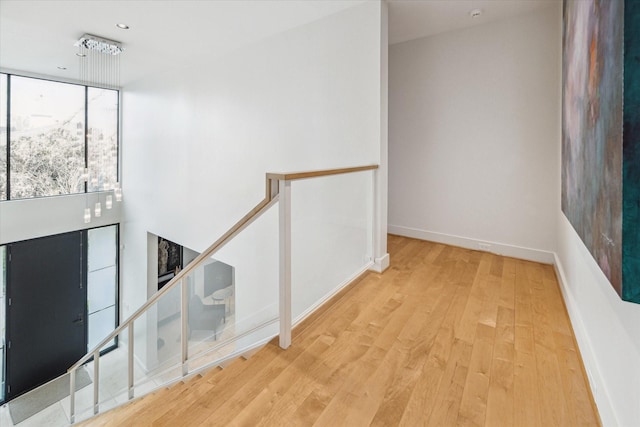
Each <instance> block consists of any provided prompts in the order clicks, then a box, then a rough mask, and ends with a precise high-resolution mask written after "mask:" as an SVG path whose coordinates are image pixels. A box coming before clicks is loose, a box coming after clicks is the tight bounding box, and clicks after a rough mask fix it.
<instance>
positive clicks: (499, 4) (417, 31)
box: [388, 0, 562, 44]
mask: <svg viewBox="0 0 640 427" xmlns="http://www.w3.org/2000/svg"><path fill="white" fill-rule="evenodd" d="M388 1H389V44H395V43H401V42H405V41H408V40H413V39H417V38H420V37H427V36H431V35H434V34H438V33H443V32H445V31H451V30H456V29H461V28H465V27H472V26H474V25H480V24H486V23H488V22H491V21H497V20H500V19H505V18H508V17H510V16H515V15H520V14H524V13H527V12H531V11H533V10H534V9H537V8H540V7H545V6H549V5H551V4H554V3H555V4H557V3H558V2H560V1H562V0H388ZM474 9H480V10H482V12H483V13H482V15H480V16H479V17H477V18H472V17H471V16H470V15H469V12H471V11H472V10H474Z"/></svg>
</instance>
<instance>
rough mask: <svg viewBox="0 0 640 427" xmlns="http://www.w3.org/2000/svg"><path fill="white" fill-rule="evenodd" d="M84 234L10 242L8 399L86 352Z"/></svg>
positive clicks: (56, 373)
mask: <svg viewBox="0 0 640 427" xmlns="http://www.w3.org/2000/svg"><path fill="white" fill-rule="evenodd" d="M85 236H86V233H85V232H83V231H75V232H71V233H65V234H59V235H56V236H48V237H43V238H39V239H33V240H28V241H24V242H18V243H12V244H9V245H8V246H7V252H8V258H9V259H8V261H9V262H8V264H7V336H6V339H7V367H6V368H7V371H6V373H7V377H6V379H7V382H6V384H7V390H6V400H7V401H8V400H11V399H13V398H14V397H17V396H19V395H21V394H23V393H25V392H27V391H29V390H31V389H33V388H35V387H37V386H39V385H41V384H44V383H46V382H47V381H50V380H52V379H54V378H56V377H58V376H60V375H62V374H64V373H65V372H66V370H67V369H68V368H69V367H70V366H71V365H73V364H74V363H75V362H76V361H78V359H80V358H81V357H82V356H83V355H84V354H85V353H86V349H87V341H86V340H87V338H86V337H87V328H86V322H85V319H86V310H87V294H86V286H84V283H85V282H86V279H85V278H86V268H85V264H86V263H85V262H83V253H84V250H83V248H84V247H86V244H85V242H86V238H85Z"/></svg>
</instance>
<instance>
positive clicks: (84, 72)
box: [75, 34, 124, 223]
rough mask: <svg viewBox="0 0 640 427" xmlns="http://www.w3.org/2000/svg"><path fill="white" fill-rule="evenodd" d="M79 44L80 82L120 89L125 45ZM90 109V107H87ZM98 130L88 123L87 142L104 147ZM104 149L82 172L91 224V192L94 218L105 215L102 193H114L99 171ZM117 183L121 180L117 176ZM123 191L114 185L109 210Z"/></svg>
mask: <svg viewBox="0 0 640 427" xmlns="http://www.w3.org/2000/svg"><path fill="white" fill-rule="evenodd" d="M75 45H76V46H77V47H78V53H77V55H78V60H79V67H78V70H79V80H80V81H81V82H82V84H83V85H85V86H89V85H90V84H91V85H93V86H97V87H101V88H103V89H112V90H118V89H119V87H120V53H122V52H123V51H124V49H123V48H122V45H121V43H119V42H116V41H113V40H109V39H105V38H102V37H98V36H94V35H91V34H84V35H83V36H82V37H81V38H80V39H79V40H78V41H77V42H76V43H75ZM86 108H88V106H86ZM94 131H95V129H90V128H89V124H88V123H85V135H84V137H85V140H86V141H87V142H89V141H90V142H92V146H93V145H95V144H93V143H97V144H102V143H101V142H100V140H99V139H98V138H95V137H96V135H94V134H95V132H94ZM103 150H104V147H102V146H101V147H99V149H98V150H97V152H96V153H92V154H93V160H94V161H92V162H91V165H92V166H91V168H89V157H88V154H89V153H87V161H86V163H85V168H84V170H83V173H82V178H83V181H84V185H85V201H86V203H85V212H84V219H85V222H86V223H88V222H90V221H91V209H90V208H89V194H88V192H89V191H95V192H98V201H97V202H96V203H95V205H94V210H93V211H94V212H93V213H94V216H95V217H100V216H101V215H102V203H101V198H102V196H101V194H100V192H101V191H110V187H111V185H109V183H107V182H104V181H101V180H100V174H99V172H100V171H102V170H103V169H104V156H105V153H104V152H103ZM89 169H91V170H89ZM116 180H118V178H117V177H116ZM121 191H122V190H121V189H120V185H119V182H116V184H115V185H114V186H113V196H112V195H111V194H108V195H107V196H105V207H106V209H111V208H112V206H113V198H115V199H116V201H118V202H119V201H121V200H122V192H121Z"/></svg>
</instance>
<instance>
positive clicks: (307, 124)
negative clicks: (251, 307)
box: [122, 2, 381, 316]
mask: <svg viewBox="0 0 640 427" xmlns="http://www.w3.org/2000/svg"><path fill="white" fill-rule="evenodd" d="M380 10H381V5H380V4H379V3H377V2H367V3H364V4H361V5H358V6H355V7H352V8H349V9H347V10H345V11H343V12H340V13H338V14H335V15H331V16H329V17H326V18H323V19H321V20H319V21H316V22H313V23H311V24H308V25H305V26H301V27H299V28H296V29H293V30H290V31H287V32H285V33H282V34H279V35H276V36H273V37H270V38H268V39H265V40H263V41H261V42H258V43H256V44H253V45H251V46H248V47H245V48H243V49H240V50H237V51H235V52H234V53H232V54H230V55H227V56H225V57H223V58H216V59H207V57H206V52H203V55H202V57H201V58H198V61H199V62H198V63H197V64H191V65H189V66H182V67H181V68H179V69H176V68H172V69H168V70H167V71H165V72H162V73H159V74H157V75H155V76H152V77H149V78H145V79H144V80H142V81H139V82H136V83H134V84H131V85H128V86H127V87H125V90H124V91H123V97H124V99H123V106H122V109H123V144H122V149H123V187H124V188H123V190H124V194H125V200H124V202H123V203H124V205H123V209H124V217H125V219H124V224H123V229H124V232H123V236H124V238H123V240H124V244H125V248H124V250H123V252H122V256H123V258H122V267H123V273H124V274H123V281H122V283H123V290H122V291H123V296H124V304H123V315H124V316H126V315H128V314H129V313H130V312H131V311H132V310H133V309H135V307H136V306H138V305H140V304H141V303H142V302H143V301H144V300H145V299H146V286H145V284H146V281H147V280H146V277H145V275H146V267H145V266H143V265H141V263H140V260H144V259H146V233H147V232H151V233H153V234H158V235H162V236H164V237H166V238H168V239H170V240H172V241H175V242H178V243H180V244H183V245H186V246H189V247H191V248H193V249H195V250H198V251H202V250H203V249H205V248H206V247H207V246H208V245H209V244H211V243H212V242H213V241H214V240H215V239H216V238H218V237H219V236H220V235H221V234H222V233H223V232H225V231H226V230H227V229H228V228H229V227H230V226H231V225H232V224H233V223H234V222H235V221H237V220H238V219H240V218H241V217H242V216H243V215H244V214H246V213H247V212H248V211H249V210H250V209H251V208H252V207H253V206H254V205H255V204H257V203H258V202H259V201H260V200H261V199H262V198H263V197H264V188H265V187H264V174H265V172H268V171H295V170H305V169H323V168H335V167H341V166H351V165H362V164H372V163H378V161H379V158H380V117H381V113H380V108H381V107H380V98H381V95H380V90H381V83H380V79H381V71H380V55H381V49H380V19H381V17H380V14H381V12H380ZM236 274H237V276H236V278H237V281H239V280H240V278H241V276H242V274H243V273H242V272H240V271H239V270H236Z"/></svg>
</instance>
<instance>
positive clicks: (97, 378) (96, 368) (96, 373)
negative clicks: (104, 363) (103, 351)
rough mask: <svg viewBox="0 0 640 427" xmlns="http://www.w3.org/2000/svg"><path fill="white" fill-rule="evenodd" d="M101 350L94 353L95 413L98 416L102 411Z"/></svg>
mask: <svg viewBox="0 0 640 427" xmlns="http://www.w3.org/2000/svg"><path fill="white" fill-rule="evenodd" d="M99 386H100V350H96V352H95V353H93V413H94V415H97V414H98V412H99V411H100V404H99V403H98V399H99V398H100V391H99Z"/></svg>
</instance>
